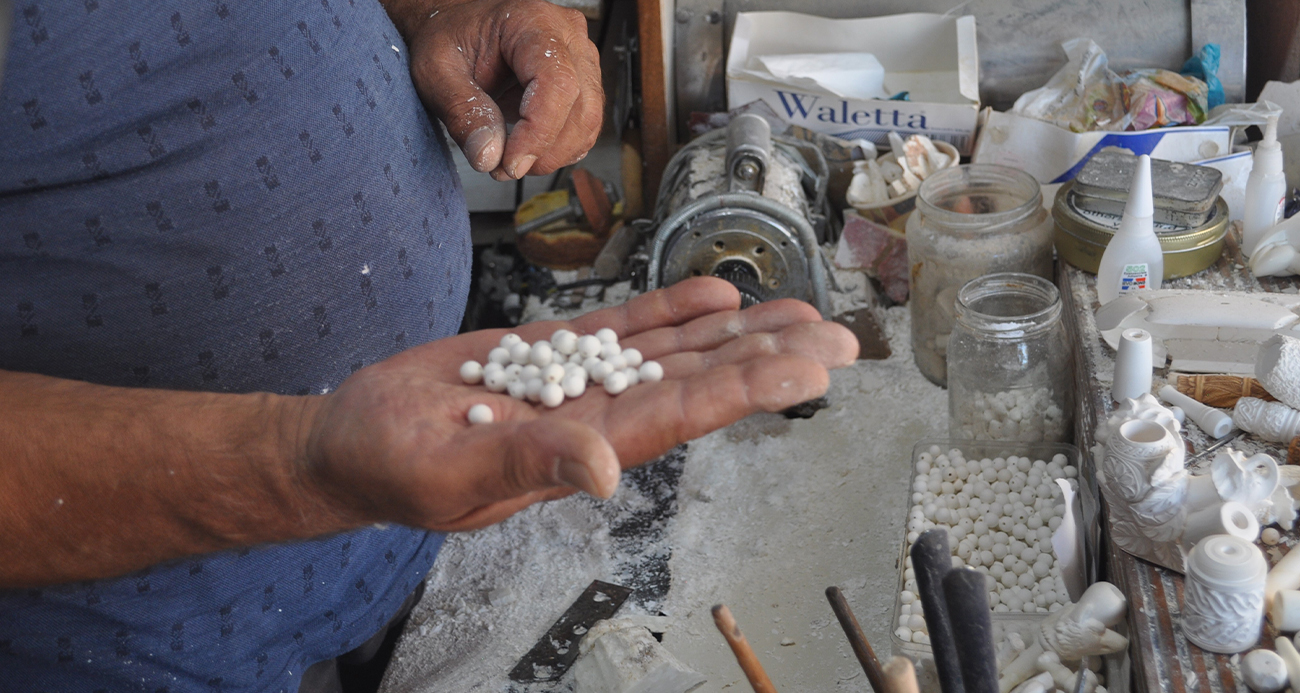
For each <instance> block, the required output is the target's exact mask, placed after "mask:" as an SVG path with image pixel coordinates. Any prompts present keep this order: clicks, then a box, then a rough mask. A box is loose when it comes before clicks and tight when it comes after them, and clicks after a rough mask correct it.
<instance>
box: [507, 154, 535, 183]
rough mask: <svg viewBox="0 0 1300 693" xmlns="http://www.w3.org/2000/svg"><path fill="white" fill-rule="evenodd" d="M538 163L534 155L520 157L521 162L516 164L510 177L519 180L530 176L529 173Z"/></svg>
mask: <svg viewBox="0 0 1300 693" xmlns="http://www.w3.org/2000/svg"><path fill="white" fill-rule="evenodd" d="M536 161H537V157H535V156H533V155H532V154H526V155H524V156H521V157H519V160H518V161H516V162H515V165H514V168H513V169H511V171H510V177H511V178H514V179H516V180H518V179H520V178H523V177H524V176H526V175H528V171H529V170H530V169H532V167H533V163H534V162H536Z"/></svg>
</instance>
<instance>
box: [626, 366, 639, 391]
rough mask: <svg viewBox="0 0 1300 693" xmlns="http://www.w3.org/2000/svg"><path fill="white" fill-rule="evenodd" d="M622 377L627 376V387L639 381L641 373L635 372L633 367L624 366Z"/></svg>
mask: <svg viewBox="0 0 1300 693" xmlns="http://www.w3.org/2000/svg"><path fill="white" fill-rule="evenodd" d="M623 377H625V378H627V386H628V387H632V386H633V385H636V384H638V383H640V382H641V374H640V373H637V372H636V369H635V368H624V369H623Z"/></svg>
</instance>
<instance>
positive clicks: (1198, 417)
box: [1160, 385, 1232, 438]
mask: <svg viewBox="0 0 1300 693" xmlns="http://www.w3.org/2000/svg"><path fill="white" fill-rule="evenodd" d="M1160 399H1163V400H1164V401H1166V402H1168V403H1170V404H1173V405H1175V406H1178V407H1180V408H1181V409H1182V410H1183V411H1184V412H1185V413H1186V414H1187V418H1189V419H1191V420H1192V421H1195V422H1196V425H1197V426H1200V427H1201V430H1202V431H1205V432H1206V433H1208V434H1209V435H1210V436H1211V437H1213V438H1222V437H1224V436H1226V435H1228V434H1229V433H1231V432H1232V417H1231V416H1228V415H1227V414H1224V413H1223V412H1221V411H1219V410H1218V409H1215V408H1214V407H1209V406H1206V405H1204V404H1201V403H1200V402H1197V401H1196V400H1194V399H1192V398H1191V397H1188V396H1187V395H1184V394H1183V393H1181V392H1179V391H1178V390H1175V389H1174V388H1173V386H1172V385H1165V386H1164V387H1162V388H1160Z"/></svg>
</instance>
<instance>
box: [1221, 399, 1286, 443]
mask: <svg viewBox="0 0 1300 693" xmlns="http://www.w3.org/2000/svg"><path fill="white" fill-rule="evenodd" d="M1232 420H1233V422H1234V423H1236V424H1237V427H1238V428H1240V429H1241V430H1243V431H1245V432H1247V433H1254V434H1255V435H1256V436H1259V437H1260V438H1263V439H1264V440H1267V441H1269V442H1273V443H1289V442H1291V439H1292V438H1294V437H1296V436H1297V435H1300V411H1296V410H1295V409H1292V408H1291V407H1288V406H1287V405H1285V404H1282V403H1281V402H1265V401H1264V400H1262V399H1257V398H1255V397H1242V398H1241V399H1239V400H1237V406H1236V407H1234V408H1233V413H1232Z"/></svg>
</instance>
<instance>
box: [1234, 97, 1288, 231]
mask: <svg viewBox="0 0 1300 693" xmlns="http://www.w3.org/2000/svg"><path fill="white" fill-rule="evenodd" d="M1285 205H1286V174H1284V173H1283V172H1282V145H1281V144H1279V143H1278V141H1277V116H1276V115H1271V116H1269V117H1268V125H1266V126H1264V139H1263V140H1262V141H1261V142H1260V143H1259V144H1258V145H1256V146H1255V159H1254V163H1253V164H1252V165H1251V169H1250V177H1249V178H1247V179H1246V208H1245V209H1244V210H1243V214H1242V225H1241V252H1242V254H1243V255H1245V256H1246V257H1250V256H1251V254H1252V253H1254V252H1255V246H1257V245H1259V242H1260V241H1262V240H1264V236H1266V235H1268V231H1269V229H1271V228H1273V227H1274V226H1277V223H1278V222H1279V221H1282V211H1283V207H1285Z"/></svg>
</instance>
